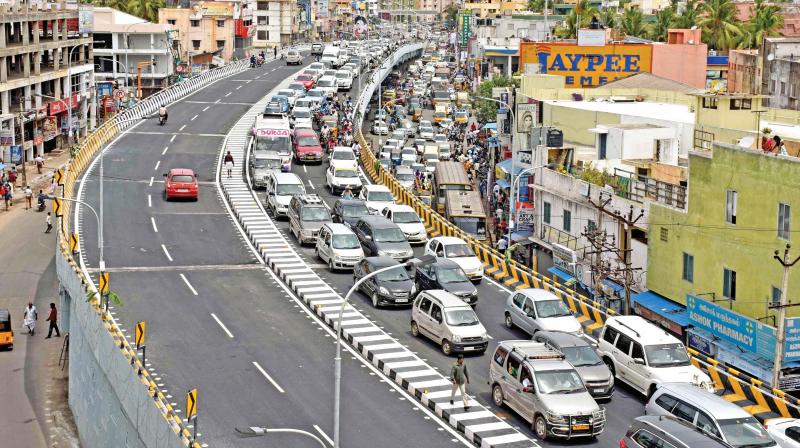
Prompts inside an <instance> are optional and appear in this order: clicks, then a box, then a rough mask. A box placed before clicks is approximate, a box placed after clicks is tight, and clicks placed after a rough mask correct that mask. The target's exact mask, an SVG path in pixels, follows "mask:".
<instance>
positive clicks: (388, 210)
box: [381, 204, 428, 244]
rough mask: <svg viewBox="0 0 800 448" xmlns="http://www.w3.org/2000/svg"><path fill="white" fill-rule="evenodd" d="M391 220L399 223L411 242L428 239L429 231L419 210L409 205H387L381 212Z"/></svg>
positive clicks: (423, 241) (422, 241)
mask: <svg viewBox="0 0 800 448" xmlns="http://www.w3.org/2000/svg"><path fill="white" fill-rule="evenodd" d="M381 214H382V215H383V216H385V217H386V219H388V220H389V221H392V222H393V223H395V224H397V227H400V230H402V231H403V233H404V234H405V235H406V240H408V242H409V244H414V243H423V244H424V243H425V242H426V241H428V232H427V231H426V230H425V224H423V223H422V219H420V217H419V215H417V212H415V211H414V209H413V208H411V207H410V206H408V205H403V204H394V205H390V206H388V207H385V208H384V209H383V211H382V212H381Z"/></svg>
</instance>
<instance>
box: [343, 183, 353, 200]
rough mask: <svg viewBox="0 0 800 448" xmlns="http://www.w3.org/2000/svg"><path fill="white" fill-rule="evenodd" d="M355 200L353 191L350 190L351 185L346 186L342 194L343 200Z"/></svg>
mask: <svg viewBox="0 0 800 448" xmlns="http://www.w3.org/2000/svg"><path fill="white" fill-rule="evenodd" d="M354 198H355V196H353V190H351V189H350V185H348V186H346V187H345V188H344V191H343V192H342V199H354Z"/></svg>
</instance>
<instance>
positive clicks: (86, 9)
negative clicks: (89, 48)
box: [78, 5, 94, 34]
mask: <svg viewBox="0 0 800 448" xmlns="http://www.w3.org/2000/svg"><path fill="white" fill-rule="evenodd" d="M93 25H94V6H92V5H78V33H79V34H89V33H91V32H92V28H93Z"/></svg>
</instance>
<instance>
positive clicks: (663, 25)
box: [651, 6, 675, 42]
mask: <svg viewBox="0 0 800 448" xmlns="http://www.w3.org/2000/svg"><path fill="white" fill-rule="evenodd" d="M674 22H675V9H673V7H672V6H667V7H666V8H664V9H662V10H660V11H657V12H656V23H655V24H653V32H652V34H651V38H652V39H653V40H656V41H658V42H665V41H666V40H667V31H668V30H669V29H670V28H671V27H672V25H673V23H674Z"/></svg>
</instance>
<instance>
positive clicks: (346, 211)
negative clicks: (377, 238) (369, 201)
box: [342, 203, 369, 218]
mask: <svg viewBox="0 0 800 448" xmlns="http://www.w3.org/2000/svg"><path fill="white" fill-rule="evenodd" d="M342 214H343V215H344V217H345V218H358V217H360V216H367V215H369V210H368V209H367V206H366V205H365V204H362V203H359V204H352V205H345V206H344V207H343V208H342Z"/></svg>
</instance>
